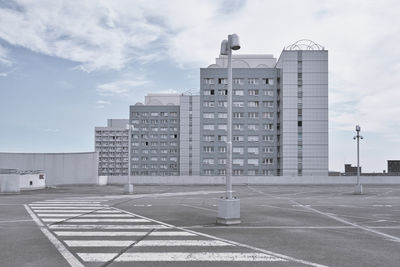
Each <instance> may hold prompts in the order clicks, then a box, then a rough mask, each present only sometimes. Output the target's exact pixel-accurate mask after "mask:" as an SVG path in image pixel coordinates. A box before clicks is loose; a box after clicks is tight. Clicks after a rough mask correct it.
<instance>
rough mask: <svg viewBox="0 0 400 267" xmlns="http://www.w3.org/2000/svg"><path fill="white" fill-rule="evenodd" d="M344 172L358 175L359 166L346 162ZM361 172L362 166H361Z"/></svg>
mask: <svg viewBox="0 0 400 267" xmlns="http://www.w3.org/2000/svg"><path fill="white" fill-rule="evenodd" d="M344 174H345V175H357V166H351V164H344ZM360 174H361V166H360Z"/></svg>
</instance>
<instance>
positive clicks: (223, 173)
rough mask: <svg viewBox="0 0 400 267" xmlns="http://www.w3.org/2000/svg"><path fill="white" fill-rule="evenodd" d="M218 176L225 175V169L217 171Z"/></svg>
mask: <svg viewBox="0 0 400 267" xmlns="http://www.w3.org/2000/svg"><path fill="white" fill-rule="evenodd" d="M218 174H219V175H225V174H226V170H225V169H222V170H218Z"/></svg>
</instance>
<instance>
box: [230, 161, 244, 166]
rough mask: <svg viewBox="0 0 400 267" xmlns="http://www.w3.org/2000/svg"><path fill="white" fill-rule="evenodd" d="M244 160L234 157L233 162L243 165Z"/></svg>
mask: <svg viewBox="0 0 400 267" xmlns="http://www.w3.org/2000/svg"><path fill="white" fill-rule="evenodd" d="M243 163H244V160H243V159H233V160H232V164H236V165H239V166H243Z"/></svg>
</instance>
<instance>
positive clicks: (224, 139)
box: [218, 135, 227, 142]
mask: <svg viewBox="0 0 400 267" xmlns="http://www.w3.org/2000/svg"><path fill="white" fill-rule="evenodd" d="M218 141H224V142H226V141H227V137H226V135H218Z"/></svg>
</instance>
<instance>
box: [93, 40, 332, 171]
mask: <svg viewBox="0 0 400 267" xmlns="http://www.w3.org/2000/svg"><path fill="white" fill-rule="evenodd" d="M232 66H233V126H232V131H233V134H232V141H233V175H236V176H242V175H243V176H276V175H277V176H279V175H284V176H302V175H306V176H309V175H328V51H327V50H325V49H324V48H323V47H321V46H320V45H318V44H316V43H314V42H312V41H309V40H301V41H299V42H296V43H294V44H293V45H290V46H288V47H286V48H285V49H284V50H283V51H282V53H281V55H280V56H279V58H278V60H277V59H276V58H275V57H274V56H272V55H233V58H232ZM227 93H228V92H227V57H226V56H220V57H218V58H217V59H216V62H215V64H211V65H209V66H208V67H207V68H201V69H200V95H191V94H187V95H186V94H149V95H147V96H146V97H145V102H144V104H142V103H137V104H136V105H132V106H130V109H129V124H130V125H131V126H132V129H133V130H132V140H131V141H132V143H131V144H132V145H131V164H132V173H131V174H132V175H140V176H146V175H225V174H226V158H227V155H226V138H227ZM110 127H111V126H110ZM110 127H108V128H110ZM121 127H122V126H121ZM111 128H112V127H111ZM97 130H98V131H99V132H97ZM102 130H104V129H97V128H96V150H97V151H99V152H100V153H101V154H100V167H99V168H101V172H100V173H103V174H109V173H114V174H118V173H125V174H127V167H126V168H125V166H126V165H125V164H123V166H124V168H125V169H122V170H121V169H117V168H116V167H114V166H117V165H115V164H114V163H113V164H112V165H110V164H109V163H110V157H111V158H112V156H109V155H108V154H107V156H105V155H106V154H104V153H114V151H112V150H111V149H110V148H107V149H105V147H106V146H107V145H108V146H110V145H112V144H113V143H111V142H110V141H111V140H110V138H109V137H110V134H108V135H107V139H106V140H107V141H108V143H105V144H103V143H102V141H100V140H98V139H97V136H98V135H99V137H101V138H102V139H104V138H103V137H102V136H101V134H100V133H101V131H102ZM120 131H123V132H124V131H125V132H124V134H125V136H127V135H128V134H127V131H126V130H124V129H123V128H121V129H120ZM124 140H125V141H127V138H125V139H124ZM124 144H125V145H126V147H127V142H125V143H124ZM103 147H104V149H103ZM125 152H126V151H125ZM112 155H113V154H112ZM124 155H125V154H124ZM103 162H104V164H103ZM106 163H107V164H106ZM119 166H120V165H118V167H119ZM107 167H109V168H111V169H110V170H108V169H107Z"/></svg>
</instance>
